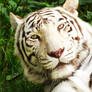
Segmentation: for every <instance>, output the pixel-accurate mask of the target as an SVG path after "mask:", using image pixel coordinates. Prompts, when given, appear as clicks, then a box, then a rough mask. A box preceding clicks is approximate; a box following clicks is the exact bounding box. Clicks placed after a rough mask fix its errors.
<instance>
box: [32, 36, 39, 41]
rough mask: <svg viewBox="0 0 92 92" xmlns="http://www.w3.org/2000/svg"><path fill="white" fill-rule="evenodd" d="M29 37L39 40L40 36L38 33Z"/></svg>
mask: <svg viewBox="0 0 92 92" xmlns="http://www.w3.org/2000/svg"><path fill="white" fill-rule="evenodd" d="M31 39H39V40H40V36H39V35H32V36H31Z"/></svg>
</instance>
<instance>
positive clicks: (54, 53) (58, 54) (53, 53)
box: [48, 48, 64, 58]
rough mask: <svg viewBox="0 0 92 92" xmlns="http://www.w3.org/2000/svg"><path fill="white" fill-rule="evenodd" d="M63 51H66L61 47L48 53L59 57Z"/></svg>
mask: <svg viewBox="0 0 92 92" xmlns="http://www.w3.org/2000/svg"><path fill="white" fill-rule="evenodd" d="M63 51H64V49H61V48H60V49H59V50H57V51H54V52H51V53H48V55H49V56H51V57H55V58H59V57H60V56H61V55H62V53H63Z"/></svg>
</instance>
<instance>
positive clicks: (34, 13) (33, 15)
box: [26, 13, 37, 23]
mask: <svg viewBox="0 0 92 92" xmlns="http://www.w3.org/2000/svg"><path fill="white" fill-rule="evenodd" d="M35 14H37V13H33V14H31V15H30V16H29V17H28V18H27V20H26V23H27V22H28V20H29V19H30V18H31V17H33V16H34V15H35Z"/></svg>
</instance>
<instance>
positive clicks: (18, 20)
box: [10, 12, 23, 30]
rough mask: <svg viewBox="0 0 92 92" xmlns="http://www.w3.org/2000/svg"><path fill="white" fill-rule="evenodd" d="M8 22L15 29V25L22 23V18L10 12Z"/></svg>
mask: <svg viewBox="0 0 92 92" xmlns="http://www.w3.org/2000/svg"><path fill="white" fill-rule="evenodd" d="M10 23H11V26H12V28H13V29H14V30H16V28H17V26H18V25H20V24H22V23H23V19H22V18H21V17H19V16H16V15H14V14H13V13H12V12H10Z"/></svg>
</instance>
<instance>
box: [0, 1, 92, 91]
mask: <svg viewBox="0 0 92 92" xmlns="http://www.w3.org/2000/svg"><path fill="white" fill-rule="evenodd" d="M63 2H64V0H0V92H20V91H21V92H43V89H42V88H41V87H40V85H37V84H32V83H29V82H28V81H27V80H26V79H25V77H24V76H23V70H22V68H21V66H20V62H19V59H17V57H16V56H14V54H13V53H14V33H15V32H14V31H13V30H12V28H11V25H10V19H9V13H10V12H13V13H14V14H16V15H20V16H21V17H24V16H26V15H27V14H28V13H29V12H33V11H35V10H38V9H41V8H44V7H53V6H57V5H59V4H60V5H62V4H63ZM78 11H79V16H80V18H82V19H83V20H85V21H87V22H89V23H91V24H92V0H80V7H79V9H78Z"/></svg>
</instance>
